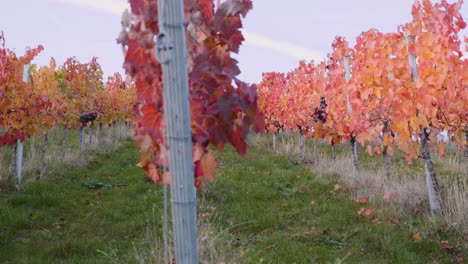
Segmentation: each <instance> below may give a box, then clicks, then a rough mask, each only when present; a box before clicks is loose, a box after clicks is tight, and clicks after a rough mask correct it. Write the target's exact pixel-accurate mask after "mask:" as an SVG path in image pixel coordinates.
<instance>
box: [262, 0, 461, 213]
mask: <svg viewBox="0 0 468 264" xmlns="http://www.w3.org/2000/svg"><path fill="white" fill-rule="evenodd" d="M462 3H463V2H462V1H457V2H455V3H453V4H449V3H448V2H447V1H441V2H440V3H435V4H432V3H431V1H429V0H422V1H420V0H416V1H415V3H414V5H413V8H412V17H413V19H412V21H411V22H409V23H406V24H404V25H401V26H399V27H398V30H397V31H396V32H390V33H382V32H380V31H379V30H377V29H370V30H368V31H366V32H363V33H361V34H360V35H359V36H358V37H357V38H356V44H355V46H354V47H350V45H349V43H348V42H347V41H346V40H345V39H344V38H343V37H336V38H335V40H334V42H333V44H332V48H333V50H332V52H331V53H330V54H329V55H328V57H327V59H326V60H324V61H322V62H319V63H315V62H313V61H312V62H310V63H307V62H305V61H301V62H300V63H299V66H298V67H297V68H296V69H294V70H292V71H290V72H288V73H278V72H269V73H264V74H263V76H262V77H263V79H262V82H261V83H260V85H259V90H258V92H259V107H260V109H261V110H262V111H263V113H264V114H265V116H266V119H267V123H268V124H267V128H268V130H269V131H270V132H275V133H276V132H278V131H280V130H287V131H291V130H292V131H299V132H300V133H301V135H303V136H307V137H313V138H314V139H316V140H320V139H326V140H327V141H328V142H330V144H332V145H336V144H341V143H343V142H347V141H349V142H350V143H351V146H352V147H351V149H352V157H353V167H354V171H355V173H359V169H360V168H359V162H358V159H357V154H356V144H357V143H360V144H361V145H362V146H363V147H365V148H366V150H367V152H368V153H369V154H371V155H373V154H378V155H380V154H383V157H384V160H385V167H386V174H387V177H390V172H389V166H390V164H389V162H388V155H392V154H393V153H394V148H395V147H396V148H398V149H399V150H401V151H402V152H403V153H404V154H405V156H406V159H407V161H408V163H412V161H413V160H414V159H415V158H422V160H423V161H424V166H425V171H426V182H427V187H428V192H429V201H430V207H431V211H432V212H433V213H434V214H438V213H440V211H441V201H440V195H439V187H438V183H437V177H436V173H435V171H434V168H433V164H432V160H431V153H430V147H431V146H435V145H437V150H438V152H439V153H440V154H441V155H443V154H444V152H445V145H444V142H443V141H441V142H437V141H436V135H437V134H438V133H440V132H442V131H446V132H448V134H449V135H451V140H452V141H453V142H455V143H456V144H458V145H459V146H460V148H461V149H462V150H463V149H464V153H465V156H467V159H468V143H467V139H468V59H467V58H466V57H463V46H465V49H466V51H468V38H467V37H465V38H464V40H463V41H462V40H461V39H460V31H461V30H463V29H464V28H465V27H466V23H465V22H464V20H463V18H462V16H461V14H460V8H461V5H462ZM463 42H464V43H463ZM436 142H437V143H436ZM467 171H468V160H467Z"/></svg>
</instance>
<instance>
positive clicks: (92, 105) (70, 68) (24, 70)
mask: <svg viewBox="0 0 468 264" xmlns="http://www.w3.org/2000/svg"><path fill="white" fill-rule="evenodd" d="M42 50H43V47H42V46H38V47H36V48H33V49H29V48H27V50H26V53H25V54H24V56H18V55H17V54H15V52H13V51H11V50H10V49H8V48H6V47H5V38H4V36H3V33H2V34H0V110H1V112H0V113H1V114H0V147H4V146H10V145H15V149H17V147H18V144H20V145H21V144H22V143H23V142H24V141H25V140H26V139H27V138H31V137H35V136H45V137H46V138H47V135H48V133H50V132H51V130H52V129H54V128H60V129H62V131H63V138H64V140H63V143H64V151H66V148H67V144H66V133H67V131H73V130H77V129H80V130H81V132H83V130H84V128H85V127H90V128H91V126H92V125H93V121H94V124H99V127H100V128H102V127H106V126H109V125H113V124H115V123H116V122H130V121H131V118H132V116H133V105H134V104H135V89H134V86H133V85H127V84H126V82H124V81H123V79H122V77H121V75H120V74H119V73H114V74H113V75H111V76H109V77H108V79H107V81H106V82H104V81H103V71H102V69H101V66H100V65H99V63H98V62H97V59H96V58H93V59H92V60H91V61H90V62H88V63H80V62H79V61H78V60H77V59H76V58H74V57H72V58H68V59H67V60H66V61H65V62H64V63H63V64H62V65H57V63H56V61H55V60H54V59H53V58H51V60H50V63H49V65H45V66H41V67H38V66H37V65H35V64H32V65H31V62H32V60H33V59H34V58H35V57H36V56H37V55H38V54H39V53H40V52H41V51H42ZM82 135H83V133H82ZM46 142H47V140H46ZM82 143H83V142H81V144H80V145H81V146H82ZM81 150H82V149H81ZM16 154H17V155H18V153H16ZM21 155H22V154H21ZM16 161H17V160H16ZM17 177H20V175H18V170H17ZM19 181H20V180H19ZM19 184H20V182H19Z"/></svg>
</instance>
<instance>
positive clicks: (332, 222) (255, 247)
mask: <svg viewBox="0 0 468 264" xmlns="http://www.w3.org/2000/svg"><path fill="white" fill-rule="evenodd" d="M218 175H219V178H218V180H217V181H216V182H215V183H214V184H213V186H211V187H210V188H209V189H208V190H207V197H208V199H209V200H211V201H212V203H213V204H214V205H215V206H217V214H216V215H215V217H214V218H215V219H216V220H214V221H216V222H218V223H220V224H221V225H223V226H224V227H225V228H227V229H228V230H230V232H231V233H232V234H234V238H233V243H235V244H236V245H237V246H238V247H239V248H241V250H240V252H242V254H244V262H245V263H261V262H264V263H341V261H343V260H344V261H343V263H451V256H449V254H447V253H446V252H445V250H444V249H443V248H442V247H441V244H440V240H441V239H444V237H443V236H444V235H447V234H428V233H427V232H429V231H427V230H428V229H430V227H428V223H427V220H426V219H425V217H423V216H420V217H418V216H413V217H411V218H408V219H400V220H398V219H394V218H392V216H391V215H387V214H386V212H385V211H377V210H376V211H372V212H373V213H372V215H370V216H369V217H365V216H362V215H358V213H357V212H358V211H359V210H360V208H365V209H371V208H369V205H367V204H364V205H363V204H357V203H355V202H354V201H353V199H352V198H351V195H350V193H349V192H347V191H346V190H345V188H343V187H342V186H339V185H337V183H336V182H334V181H333V180H330V182H328V183H324V181H323V180H319V179H317V178H316V177H315V175H314V173H313V172H310V171H309V170H306V169H304V168H303V167H302V166H300V165H298V164H295V163H293V162H292V161H288V160H287V159H286V158H284V157H278V156H273V155H272V154H271V152H270V151H268V150H265V149H262V148H252V149H251V151H250V152H249V153H248V154H247V156H246V157H245V159H243V158H241V157H238V156H237V154H235V153H234V152H233V151H232V150H228V151H226V153H224V154H223V155H222V162H221V166H220V168H219V172H218ZM335 186H336V187H335ZM337 187H340V188H339V189H337ZM371 210H372V209H371ZM364 212H365V211H364ZM369 218H370V219H369ZM426 231H427V232H426ZM419 236H421V237H419ZM420 238H421V239H420Z"/></svg>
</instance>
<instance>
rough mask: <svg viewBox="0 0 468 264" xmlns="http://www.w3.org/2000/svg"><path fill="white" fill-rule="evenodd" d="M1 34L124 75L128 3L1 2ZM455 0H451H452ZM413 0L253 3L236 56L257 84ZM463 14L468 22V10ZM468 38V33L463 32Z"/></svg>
mask: <svg viewBox="0 0 468 264" xmlns="http://www.w3.org/2000/svg"><path fill="white" fill-rule="evenodd" d="M1 2H2V9H1V12H0V31H3V32H4V34H5V38H6V46H7V47H8V48H9V49H12V50H15V51H16V52H17V54H19V55H22V54H23V53H24V49H25V46H37V45H38V44H41V45H43V46H44V48H45V50H44V51H43V52H42V53H41V54H40V55H39V56H38V57H37V58H36V59H35V60H34V61H33V62H34V63H37V64H38V65H44V64H48V61H49V60H50V57H54V58H55V59H56V60H57V63H59V64H62V63H63V62H64V61H65V59H66V58H67V57H72V56H76V57H77V58H78V60H80V61H81V62H88V61H89V60H90V59H91V58H92V57H93V56H96V57H98V58H99V59H98V62H99V63H100V64H101V66H102V68H103V70H104V74H105V75H106V76H107V75H110V74H112V73H113V72H116V71H118V72H121V73H123V69H122V63H123V55H122V51H121V49H120V47H119V46H118V45H117V44H116V41H115V39H116V37H117V35H118V33H119V32H120V29H121V25H120V17H121V16H120V14H121V12H122V11H123V10H124V9H125V8H126V7H127V6H128V4H127V1H124V0H14V1H13V0H1ZM449 2H453V0H452V1H451V0H449ZM412 4H413V0H378V1H377V0H352V1H350V0H328V1H324V0H288V1H284V0H253V6H254V8H253V10H252V11H251V12H249V13H248V15H247V18H246V19H245V20H244V32H245V36H246V39H247V41H246V42H244V43H243V45H242V46H241V49H240V54H239V55H236V56H235V57H236V58H237V60H238V61H239V65H240V68H241V71H242V74H241V76H240V79H242V80H244V81H247V82H259V81H260V80H261V74H262V72H268V71H281V72H287V71H289V70H291V69H293V68H295V67H296V66H297V64H298V61H299V60H300V59H307V60H309V59H315V60H318V59H320V58H323V57H325V56H326V54H327V53H329V52H330V51H331V43H332V41H333V39H334V37H335V36H336V35H341V36H344V37H346V38H347V40H348V41H350V42H351V44H352V45H354V40H355V39H356V37H357V36H358V35H359V34H360V33H361V32H362V31H367V30H368V29H370V28H372V27H374V28H377V29H378V30H380V31H382V32H390V31H396V29H397V27H398V25H400V24H404V23H407V22H409V21H410V19H411V6H412ZM461 12H462V15H463V16H464V19H465V21H466V20H468V7H467V4H464V7H463V9H462V11H461ZM464 36H468V31H467V30H465V31H464Z"/></svg>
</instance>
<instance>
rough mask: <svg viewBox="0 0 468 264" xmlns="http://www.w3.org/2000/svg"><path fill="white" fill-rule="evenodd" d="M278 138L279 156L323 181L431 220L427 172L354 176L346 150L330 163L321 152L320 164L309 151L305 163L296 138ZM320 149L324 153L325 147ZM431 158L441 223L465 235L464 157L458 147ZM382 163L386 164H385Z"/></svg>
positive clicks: (467, 192) (467, 184) (259, 140)
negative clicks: (332, 181)
mask: <svg viewBox="0 0 468 264" xmlns="http://www.w3.org/2000/svg"><path fill="white" fill-rule="evenodd" d="M278 138H280V137H279V136H278V137H277V145H276V152H277V153H279V154H282V155H285V156H287V157H288V158H290V159H292V160H295V161H298V162H305V163H306V166H308V167H310V168H311V169H312V170H314V171H316V172H319V176H320V177H323V178H324V179H327V178H328V179H329V178H330V177H338V178H339V179H340V181H342V182H343V183H344V184H345V185H348V186H352V187H353V189H354V192H355V195H356V197H367V198H369V201H370V202H372V203H373V204H375V205H376V206H390V207H392V209H393V210H394V212H395V213H397V214H408V212H414V211H418V212H421V211H422V212H423V213H427V214H428V216H429V211H428V197H427V189H426V183H425V176H424V170H411V169H409V168H408V167H407V166H406V165H397V164H395V163H393V166H395V167H394V168H393V171H392V178H391V179H390V180H387V179H386V177H385V172H384V170H383V168H382V167H378V168H371V169H362V168H361V171H360V172H359V173H356V172H354V171H353V165H352V160H351V155H350V154H349V152H348V151H347V150H345V151H343V152H341V153H339V155H338V156H337V158H336V160H335V161H333V160H331V158H330V157H329V156H330V154H329V153H324V151H320V150H319V151H318V156H319V159H318V160H317V159H315V158H314V153H313V150H312V149H311V148H310V147H309V149H308V150H307V151H306V158H305V159H304V160H302V159H301V150H300V148H299V144H298V143H297V142H298V140H297V136H290V137H289V139H286V144H284V145H283V144H281V140H278ZM250 142H251V144H257V145H258V144H260V145H265V146H270V147H271V135H270V138H267V137H265V136H263V137H252V138H251V141H250ZM321 144H322V145H323V144H326V143H321ZM327 148H330V147H329V146H327ZM343 148H347V146H341V149H343ZM319 149H320V148H319ZM321 149H322V150H323V147H322V148H321ZM432 156H433V160H434V162H435V163H436V164H437V165H438V169H439V172H440V174H441V175H439V184H440V186H441V194H442V199H443V201H444V209H443V216H442V220H443V222H444V224H446V225H448V226H450V227H453V228H455V229H456V230H459V231H461V232H463V233H466V232H468V218H467V215H468V176H467V175H466V164H465V162H466V161H465V159H464V157H463V154H462V153H461V152H460V150H459V149H457V148H456V147H454V146H450V147H449V148H448V149H447V154H446V156H445V157H440V156H439V155H437V154H436V153H434V154H433V155H432ZM378 158H381V157H376V158H372V159H371V158H369V159H367V158H366V159H365V160H360V162H362V163H365V162H372V163H375V162H380V161H379V160H376V159H378ZM381 163H382V164H383V160H382V161H381ZM401 164H404V163H401ZM398 166H402V167H401V168H400V167H398ZM436 173H438V171H437V169H436ZM442 176H443V177H442Z"/></svg>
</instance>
